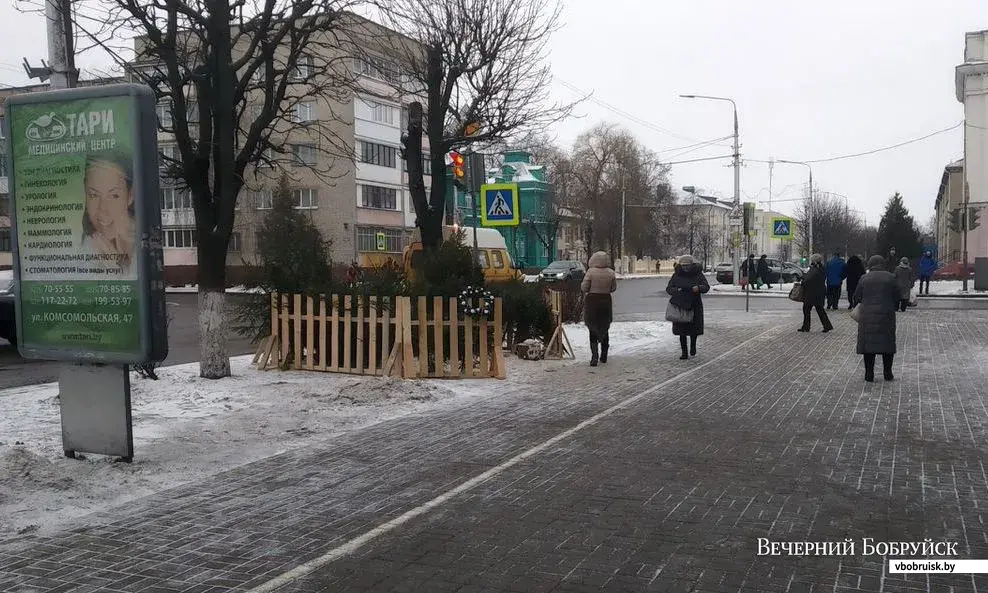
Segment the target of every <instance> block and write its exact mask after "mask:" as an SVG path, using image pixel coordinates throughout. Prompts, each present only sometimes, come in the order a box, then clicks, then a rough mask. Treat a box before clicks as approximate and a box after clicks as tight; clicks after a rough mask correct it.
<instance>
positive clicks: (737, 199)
mask: <svg viewBox="0 0 988 593" xmlns="http://www.w3.org/2000/svg"><path fill="white" fill-rule="evenodd" d="M731 105H732V106H733V107H734V209H735V211H737V209H738V208H740V207H741V140H740V135H739V134H738V106H737V104H736V103H735V102H734V101H731ZM739 247H740V246H739ZM740 255H741V254H740V253H738V249H735V250H734V278H735V281H736V279H737V278H740V274H741V259H740ZM748 273H749V274H750V273H751V272H750V270H749V272H748ZM747 307H748V305H747V303H745V311H747V310H748V309H747Z"/></svg>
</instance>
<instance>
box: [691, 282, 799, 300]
mask: <svg viewBox="0 0 988 593" xmlns="http://www.w3.org/2000/svg"><path fill="white" fill-rule="evenodd" d="M792 287H793V285H792V284H773V285H772V288H771V289H769V288H768V287H766V286H763V287H762V289H761V290H754V289H750V290H749V291H748V293H749V294H750V295H751V296H753V297H778V298H786V297H788V296H789V291H790V290H792ZM710 292H712V293H716V294H719V295H733V296H744V294H745V290H744V289H743V288H741V287H740V286H739V285H737V284H713V285H711V286H710Z"/></svg>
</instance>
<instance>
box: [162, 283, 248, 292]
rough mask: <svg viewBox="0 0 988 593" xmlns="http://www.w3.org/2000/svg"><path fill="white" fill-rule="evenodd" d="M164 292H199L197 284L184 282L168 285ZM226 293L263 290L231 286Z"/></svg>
mask: <svg viewBox="0 0 988 593" xmlns="http://www.w3.org/2000/svg"><path fill="white" fill-rule="evenodd" d="M165 292H169V293H172V294H196V293H198V292H199V285H197V284H186V285H185V286H169V287H167V288H165ZM226 292H227V294H246V293H251V292H252V293H254V294H261V293H263V292H264V291H263V290H261V289H259V288H247V287H246V286H233V287H231V288H227V289H226Z"/></svg>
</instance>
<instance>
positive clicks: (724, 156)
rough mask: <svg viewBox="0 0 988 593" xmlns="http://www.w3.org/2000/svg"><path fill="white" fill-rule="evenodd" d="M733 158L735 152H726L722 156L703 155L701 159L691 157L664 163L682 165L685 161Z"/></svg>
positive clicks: (694, 161) (696, 161)
mask: <svg viewBox="0 0 988 593" xmlns="http://www.w3.org/2000/svg"><path fill="white" fill-rule="evenodd" d="M733 158H734V155H733V154H725V155H722V156H708V157H703V158H700V159H689V160H685V161H670V162H668V163H662V164H663V165H682V164H684V163H699V162H700V161H716V160H719V159H733Z"/></svg>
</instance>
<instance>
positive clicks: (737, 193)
mask: <svg viewBox="0 0 988 593" xmlns="http://www.w3.org/2000/svg"><path fill="white" fill-rule="evenodd" d="M680 97H682V98H684V99H707V100H710V101H727V102H728V103H730V104H731V106H732V107H733V108H734V209H733V212H732V214H735V213H738V212H740V210H741V143H740V135H739V133H738V105H737V103H735V102H734V99H730V98H728V97H712V96H709V95H680ZM732 226H733V225H732ZM739 256H740V254H739V252H738V248H735V249H734V262H733V264H734V279H735V281H737V279H738V278H739V277H740V274H741V261H740V258H739Z"/></svg>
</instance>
